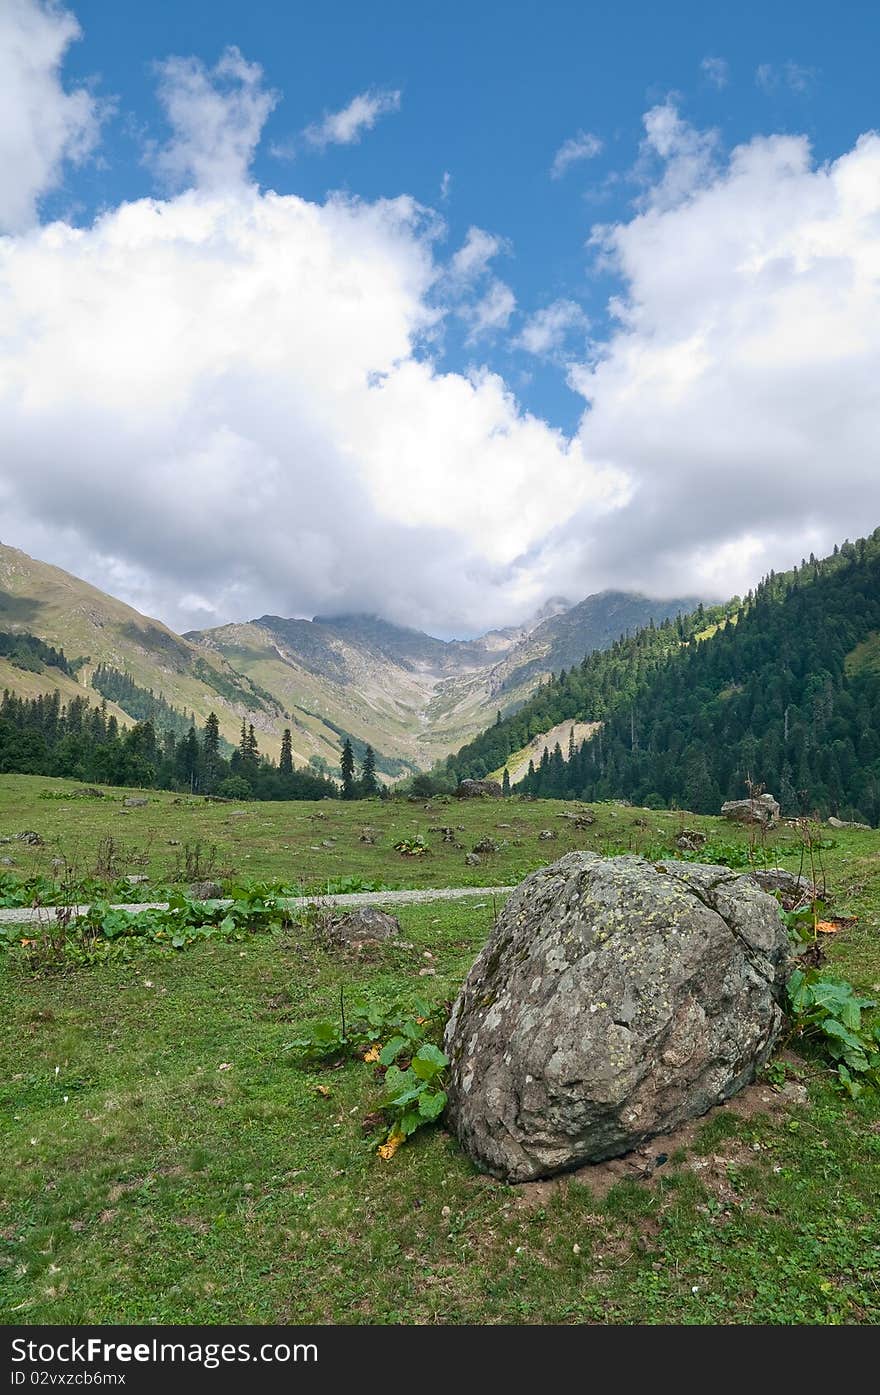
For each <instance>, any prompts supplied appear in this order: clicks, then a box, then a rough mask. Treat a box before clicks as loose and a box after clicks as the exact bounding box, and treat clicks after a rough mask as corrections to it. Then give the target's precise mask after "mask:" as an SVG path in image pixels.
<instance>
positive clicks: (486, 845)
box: [473, 838, 501, 853]
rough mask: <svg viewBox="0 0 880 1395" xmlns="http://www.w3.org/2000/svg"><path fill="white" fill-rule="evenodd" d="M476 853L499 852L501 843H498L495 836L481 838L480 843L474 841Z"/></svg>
mask: <svg viewBox="0 0 880 1395" xmlns="http://www.w3.org/2000/svg"><path fill="white" fill-rule="evenodd" d="M473 851H474V852H475V853H497V852H500V851H501V844H500V843H496V842H495V839H494V838H481V839H480V841H479V843H474V847H473Z"/></svg>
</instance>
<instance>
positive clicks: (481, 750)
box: [434, 598, 740, 782]
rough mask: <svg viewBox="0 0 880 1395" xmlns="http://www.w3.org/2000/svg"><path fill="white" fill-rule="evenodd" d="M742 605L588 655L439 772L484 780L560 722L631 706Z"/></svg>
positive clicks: (670, 623) (700, 613)
mask: <svg viewBox="0 0 880 1395" xmlns="http://www.w3.org/2000/svg"><path fill="white" fill-rule="evenodd" d="M739 605H740V602H739V599H738V598H736V599H735V600H734V601H732V602H731V603H730V604H729V605H727V606H717V607H713V608H711V609H707V608H705V607H704V606H702V605H700V606H698V607H697V609H696V610H695V611H693V612H692V613H691V614H690V615H679V616H678V617H677V618H676V619H675V620H664V621H663V623H662V624H660V625H658V626H655V625H653V624H651V625H649V626H648V627H647V628H646V629H643V630H638V631H637V632H636V633H635V634H634V635H628V636H625V637H622V638H620V639H618V640H617V641H616V643H614V644H612V645H611V647H610V648H609V649H603V650H596V651H595V652H594V653H592V654H588V655H587V656H586V657H585V658H584V659H583V660H582V661H581V662H580V663H579V664H577V665H576V666H575V667H573V668H571V669H568V670H565V669H563V670H562V671H561V672H560V673H559V674H558V675H557V676H555V677H553V678H551V679H549V680H548V681H547V682H546V683H544V684H542V685H541V686H540V687H539V688H538V689H537V691H536V692H535V693H534V694H533V695H532V697H530V698H529V699H528V701H527V702H525V703H523V705H522V707H520V708H519V710H518V711H517V712H515V713H513V715H511V716H509V717H501V716H500V714H499V716H498V718H497V719H496V721H495V724H494V726H491V727H489V728H488V730H486V731H484V732H482V733H481V734H480V735H479V736H478V737H476V738H475V739H474V740H473V741H470V742H468V744H467V745H466V746H463V747H462V748H461V750H460V751H459V752H458V753H457V754H456V755H454V756H449V757H448V759H447V760H446V761H445V762H444V763H443V764H442V765H440V766H438V767H437V768H436V770H435V772H434V774H435V776H438V777H440V778H443V777H444V776H445V777H451V778H452V779H453V780H455V781H456V782H457V781H458V780H465V779H481V778H482V777H483V776H484V775H486V774H488V772H489V771H492V770H497V769H499V768H500V767H501V766H503V765H504V764H505V762H506V761H507V759H508V757H509V756H511V755H514V754H515V753H516V752H518V751H520V750H522V748H523V747H524V746H526V745H528V743H529V741H531V740H532V738H533V737H535V736H538V735H540V734H541V732H545V731H549V730H550V729H551V728H552V727H554V726H556V725H557V724H558V723H559V722H564V721H567V720H569V719H571V720H572V721H589V722H595V721H604V720H606V719H607V718H608V717H609V716H610V714H611V713H613V712H615V711H617V710H618V709H620V708H627V709H628V708H629V707H630V706H631V705H632V702H633V699H634V697H635V694H636V693H637V692H639V691H640V690H641V689H642V687H643V686H644V684H645V683H646V681H647V680H648V679H649V677H650V675H651V674H652V673H654V672H655V671H656V670H657V669H658V668H660V667H662V666H663V665H664V664H666V663H667V662H668V661H669V660H670V659H671V658H673V657H674V656H676V655H678V654H679V652H680V651H681V649H682V646H683V645H686V644H688V643H689V642H691V641H694V639H695V636H696V635H698V634H702V633H704V632H705V631H706V630H707V629H712V628H714V627H715V626H716V625H718V624H719V623H721V622H722V621H724V620H725V619H726V618H727V616H729V615H730V616H732V615H735V614H736V612H737V610H738V608H739Z"/></svg>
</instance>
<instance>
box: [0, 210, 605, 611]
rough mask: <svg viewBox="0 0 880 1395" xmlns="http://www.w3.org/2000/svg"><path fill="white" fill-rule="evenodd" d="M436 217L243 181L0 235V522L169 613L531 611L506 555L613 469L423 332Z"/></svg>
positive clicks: (25, 540) (594, 494)
mask: <svg viewBox="0 0 880 1395" xmlns="http://www.w3.org/2000/svg"><path fill="white" fill-rule="evenodd" d="M432 234H433V225H432V224H431V222H430V221H426V220H425V218H424V217H423V215H422V213H421V211H420V210H419V208H418V207H417V205H415V204H414V203H413V202H412V201H411V200H409V199H405V198H404V199H396V200H392V201H378V202H376V203H372V204H367V203H361V202H358V201H353V200H344V199H341V198H335V199H331V200H329V201H328V202H327V203H325V204H320V205H319V204H314V203H310V202H307V201H305V200H303V199H299V198H296V197H293V196H289V197H282V196H278V195H275V194H266V195H261V194H260V193H259V192H258V191H257V190H256V189H254V188H252V187H247V186H242V187H239V188H236V189H235V190H234V191H233V192H232V193H230V192H229V191H227V190H223V191H211V192H205V191H201V190H199V191H189V192H187V193H184V194H181V195H179V196H178V197H176V198H174V199H166V200H143V201H140V202H136V203H131V204H125V205H122V206H121V207H120V208H118V209H115V210H113V211H111V212H109V213H107V214H105V215H104V216H103V217H101V218H100V219H98V220H97V221H96V222H95V224H94V225H93V226H92V227H91V228H88V229H85V230H80V229H74V228H70V227H68V226H66V225H64V224H54V225H52V226H51V227H47V228H45V229H43V230H42V231H41V232H40V233H39V234H38V235H31V237H30V238H29V239H28V240H27V241H26V242H21V243H20V244H18V243H13V242H10V243H8V244H7V245H6V246H4V247H2V250H0V286H2V288H3V295H4V301H5V308H6V316H7V324H8V327H9V332H8V334H7V336H6V337H5V339H4V341H3V348H2V350H0V353H2V358H0V380H2V381H3V383H4V391H3V395H2V399H0V431H2V434H3V437H4V439H5V440H6V441H7V442H8V443H9V449H8V450H7V451H6V452H5V453H4V459H3V463H2V478H3V486H4V489H5V498H4V507H3V515H4V538H5V540H13V539H17V540H20V543H21V545H22V546H24V547H25V548H27V547H28V546H29V544H31V545H33V544H34V542H36V545H37V546H38V548H39V547H40V546H41V539H42V538H44V537H45V535H46V530H50V531H51V532H52V534H53V536H54V539H55V541H54V544H53V547H52V549H51V552H50V554H49V555H51V557H52V558H53V560H57V561H59V562H60V563H61V564H62V565H68V566H70V567H71V568H72V570H74V571H78V572H80V573H82V572H85V573H86V574H87V575H88V576H89V577H90V578H91V579H93V580H96V581H99V582H100V579H101V578H102V577H103V578H105V580H104V583H103V584H105V585H108V586H110V585H111V583H112V584H114V585H117V586H118V585H119V584H120V579H121V581H122V583H123V586H122V589H123V591H124V594H125V595H126V597H127V598H132V599H135V603H136V604H139V605H140V606H141V607H144V608H146V609H148V610H151V611H152V612H153V613H159V614H160V615H161V616H162V617H163V618H166V617H167V618H168V619H169V620H170V621H171V622H172V623H177V624H178V625H186V624H190V625H193V624H194V625H199V626H204V625H205V624H206V623H208V620H209V618H210V617H209V616H208V614H207V613H206V611H205V605H206V604H207V605H210V606H211V607H213V612H214V613H213V619H214V620H215V621H217V622H219V621H222V620H226V619H228V618H230V616H236V617H239V618H241V617H247V616H249V615H252V614H260V613H262V612H263V611H265V610H272V611H275V612H279V611H282V612H285V613H291V614H312V613H315V612H324V613H327V612H328V611H329V612H332V611H339V610H345V609H348V610H350V609H363V608H374V609H376V610H380V611H382V612H384V613H386V614H390V615H391V616H392V617H394V618H397V619H399V620H405V621H408V622H411V623H422V624H425V625H429V626H432V627H433V628H435V629H438V628H439V629H447V630H448V629H473V628H480V626H481V625H482V624H483V623H487V622H489V621H490V620H494V618H495V617H496V616H499V617H506V618H511V619H512V618H514V617H515V615H517V614H520V613H522V609H523V607H524V606H528V605H530V604H531V599H532V589H533V588H532V586H531V580H530V578H529V577H527V576H524V575H521V574H520V573H519V572H518V571H517V566H516V560H517V558H518V557H520V555H522V554H523V553H525V552H527V551H528V550H529V549H530V548H533V547H534V546H535V545H536V544H537V543H538V542H539V540H540V539H541V538H542V537H544V536H545V535H546V533H547V532H548V530H549V529H551V528H553V527H554V526H557V525H559V524H560V523H562V522H563V521H564V519H565V518H566V517H567V516H568V514H569V512H570V510H571V507H572V503H573V501H574V502H580V503H583V504H585V503H586V502H587V500H588V499H590V500H592V505H591V507H592V508H594V509H595V510H597V511H599V512H602V511H604V510H606V509H608V508H611V507H613V506H614V503H615V501H617V500H618V499H619V498H620V497H621V490H625V481H623V479H622V477H621V476H620V475H619V474H618V472H616V471H615V470H612V469H608V468H606V467H604V466H599V467H594V466H593V465H592V464H591V463H590V462H589V461H588V460H587V459H586V458H585V456H584V455H583V452H582V449H581V447H580V445H579V443H578V442H572V441H570V440H567V439H566V438H565V436H564V435H562V434H561V433H559V432H557V431H555V430H553V429H552V428H550V427H549V426H548V425H547V424H546V423H545V422H543V421H540V420H539V419H537V418H535V417H533V416H530V415H529V414H528V413H526V412H523V411H522V409H521V408H520V407H519V405H518V404H517V402H516V400H515V399H514V397H513V395H512V394H511V392H510V391H509V389H508V388H507V387H506V385H505V384H504V383H503V382H502V381H501V379H500V378H498V377H497V376H495V375H493V374H491V373H488V372H481V373H479V374H475V375H473V376H471V377H466V376H463V375H461V374H456V373H443V372H441V371H439V369H438V368H437V367H436V366H435V365H433V364H432V363H431V362H430V361H428V360H427V359H426V358H425V357H424V355H423V354H420V353H419V352H418V349H419V346H420V344H421V343H422V341H423V338H424V335H425V334H426V333H428V332H429V331H430V330H431V329H432V327H433V326H434V325H435V323H436V321H437V319H438V316H439V314H440V312H439V311H438V310H436V309H432V308H430V301H431V292H432V290H433V289H434V288H435V286H436V285H438V284H439V283H441V281H442V268H441V267H440V266H439V265H438V264H437V262H436V260H435V256H434V239H433V235H432ZM74 288H75V290H74ZM536 481H540V486H541V487H540V489H539V490H536V487H535V486H536ZM38 555H39V551H38ZM44 555H45V552H44ZM121 562H124V563H125V567H123V568H122V569H120V565H119V564H120V563H121ZM126 568H127V570H126Z"/></svg>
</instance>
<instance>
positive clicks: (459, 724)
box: [186, 592, 696, 774]
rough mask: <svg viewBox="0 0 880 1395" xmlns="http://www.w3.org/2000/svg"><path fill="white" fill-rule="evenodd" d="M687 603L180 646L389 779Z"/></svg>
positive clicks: (292, 627) (223, 637) (248, 627)
mask: <svg viewBox="0 0 880 1395" xmlns="http://www.w3.org/2000/svg"><path fill="white" fill-rule="evenodd" d="M695 604H696V602H695V601H693V600H689V599H685V600H681V599H673V600H668V601H658V600H652V599H650V598H648V597H646V596H635V595H627V594H625V593H622V592H604V593H602V595H598V596H591V597H589V598H588V599H587V600H586V601H582V602H581V603H580V604H579V605H576V606H570V607H568V608H565V606H566V603H565V602H561V601H559V600H558V599H557V600H554V601H552V602H550V603H548V605H547V606H545V607H544V609H543V611H542V612H540V613H539V615H537V616H535V617H534V618H533V619H532V620H531V621H530V622H528V623H527V624H525V625H522V626H518V627H511V628H509V629H504V630H492V631H490V632H489V633H488V634H485V635H481V636H480V637H479V638H477V639H470V640H457V639H453V640H442V639H436V638H434V637H433V636H431V635H426V634H423V633H422V632H421V631H420V630H412V629H406V628H404V627H402V626H398V625H392V624H390V623H389V622H388V621H386V620H381V619H379V618H377V617H376V616H370V615H341V616H335V617H332V618H331V617H323V616H316V617H315V619H314V620H286V619H283V618H282V617H281V616H277V615H263V616H261V617H260V618H259V619H257V620H252V621H250V622H249V623H248V624H234V625H224V626H221V627H219V628H217V629H211V630H205V631H201V632H197V631H194V632H191V633H189V634H187V636H186V638H187V640H188V641H190V642H192V643H193V644H195V645H198V646H201V647H202V648H204V649H205V650H206V651H207V652H209V653H212V654H215V655H218V656H221V657H222V658H224V659H225V660H226V661H227V662H228V663H229V664H230V665H231V666H233V667H234V668H235V669H236V670H237V671H239V672H241V673H243V674H246V675H247V676H248V677H249V678H250V679H251V680H252V681H253V682H254V683H255V684H258V685H259V687H260V688H261V689H264V690H265V691H267V692H269V693H272V694H273V696H275V697H276V698H277V699H278V700H279V701H280V702H281V703H282V704H284V705H290V704H293V703H297V704H299V705H300V707H301V708H303V709H305V710H307V711H308V712H309V714H310V715H311V716H312V717H319V718H320V719H321V720H322V721H323V722H324V723H325V724H326V725H327V726H329V727H330V728H331V729H332V730H334V731H336V732H338V733H339V734H340V735H342V734H345V735H349V736H351V737H352V738H353V739H354V740H355V741H356V742H358V743H361V744H365V743H369V744H370V745H372V746H373V747H374V749H375V750H376V751H377V752H380V753H381V756H382V759H381V760H380V763H379V768H380V770H381V769H384V770H385V771H386V773H389V774H400V773H403V772H404V771H406V770H411V771H412V770H419V769H425V768H427V767H429V766H430V765H431V764H432V763H434V762H435V761H436V760H438V759H440V758H442V757H443V756H445V755H446V754H447V753H448V752H449V751H452V750H454V749H455V748H456V747H457V746H459V745H461V743H462V741H463V740H466V739H467V738H468V737H469V736H470V735H472V734H473V733H476V732H478V731H479V730H480V729H481V728H482V727H484V726H485V725H486V719H487V716H489V715H490V714H494V713H496V712H497V711H499V710H500V711H502V712H510V711H512V710H514V709H515V708H516V707H517V706H518V705H520V704H521V703H522V702H524V701H525V699H526V698H527V697H528V696H529V694H530V693H531V692H532V691H533V690H534V689H535V687H536V686H537V685H538V683H540V682H541V681H542V679H544V678H547V677H548V676H549V675H550V674H551V673H553V672H554V671H558V670H559V669H560V668H562V667H565V666H566V665H569V664H571V663H572V662H575V661H580V659H582V658H583V656H584V654H585V653H587V652H589V651H591V650H593V649H596V648H600V647H605V646H607V645H608V644H610V643H612V642H613V640H615V639H617V638H618V637H619V636H620V635H621V634H622V633H624V632H625V631H626V630H627V629H633V628H638V627H640V626H643V625H647V624H649V623H650V622H651V621H652V620H653V621H657V622H659V621H660V620H662V619H664V618H665V617H667V616H672V615H676V614H678V613H679V612H680V611H683V610H690V609H692V608H693V606H694V605H695Z"/></svg>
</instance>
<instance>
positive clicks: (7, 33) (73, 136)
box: [0, 0, 106, 233]
mask: <svg viewBox="0 0 880 1395" xmlns="http://www.w3.org/2000/svg"><path fill="white" fill-rule="evenodd" d="M79 37H80V28H79V25H78V24H77V22H76V20H75V19H74V17H73V15H72V14H70V13H68V11H67V10H64V9H61V8H60V7H59V6H57V5H54V4H50V3H41V2H40V0H2V4H0V169H2V171H3V178H2V180H0V233H3V232H20V231H22V230H23V229H25V228H27V227H30V226H31V224H33V223H34V221H35V220H36V216H37V208H38V205H39V201H40V199H41V198H42V197H43V195H45V194H47V193H49V192H50V191H51V190H53V189H55V188H56V187H57V186H58V185H59V184H60V182H61V179H62V176H63V171H64V165H65V162H66V161H70V162H71V163H73V164H78V163H80V162H81V161H82V160H84V159H85V158H86V157H87V156H88V155H90V154H91V152H92V151H93V150H94V148H95V146H96V144H97V141H98V135H99V131H100V124H101V117H102V114H104V111H105V110H106V108H104V109H102V106H101V104H100V103H99V102H98V101H97V99H96V98H95V97H94V96H93V95H92V93H91V92H89V91H88V90H87V89H86V88H85V87H74V88H72V89H67V88H66V87H65V86H64V83H63V82H62V79H61V64H62V61H63V58H64V55H65V53H66V51H67V49H68V48H69V46H70V45H71V44H72V43H73V42H74V40H76V39H78V38H79Z"/></svg>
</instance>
